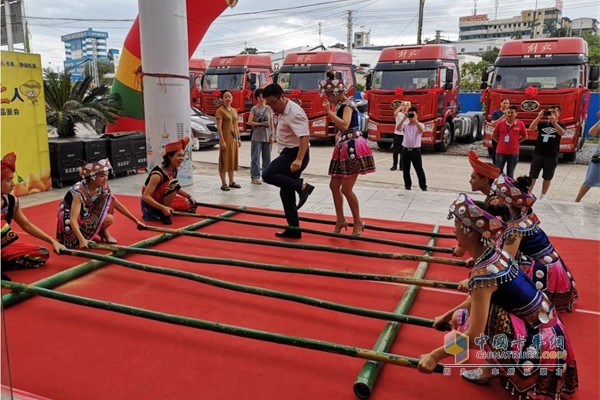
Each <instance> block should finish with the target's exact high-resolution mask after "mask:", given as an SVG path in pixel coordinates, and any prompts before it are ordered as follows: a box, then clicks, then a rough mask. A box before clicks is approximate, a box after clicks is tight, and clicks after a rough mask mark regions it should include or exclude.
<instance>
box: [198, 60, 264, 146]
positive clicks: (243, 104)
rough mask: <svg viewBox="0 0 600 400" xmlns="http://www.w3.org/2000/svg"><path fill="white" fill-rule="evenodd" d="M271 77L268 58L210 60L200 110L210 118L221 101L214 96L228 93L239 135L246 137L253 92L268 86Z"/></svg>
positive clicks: (203, 85) (248, 133) (203, 82)
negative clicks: (231, 96) (234, 110)
mask: <svg viewBox="0 0 600 400" xmlns="http://www.w3.org/2000/svg"><path fill="white" fill-rule="evenodd" d="M272 74H273V68H272V67H271V57H270V56H267V55H261V54H239V55H235V56H224V57H214V58H213V59H212V60H211V61H210V64H209V65H208V68H207V69H206V72H205V74H204V77H203V78H202V93H201V106H202V108H201V110H202V111H204V112H205V113H207V114H209V115H212V116H214V115H215V113H216V112H217V109H218V108H219V107H220V106H221V98H220V97H219V96H217V95H216V94H219V92H221V91H223V90H226V89H227V90H230V91H231V93H232V94H233V103H232V104H231V105H232V107H233V108H235V109H236V110H237V111H238V125H239V127H240V134H241V135H242V136H249V135H250V133H251V129H250V128H249V127H248V126H246V121H247V120H248V115H249V114H250V109H251V108H252V106H253V105H254V104H256V100H255V99H254V90H256V89H257V88H259V87H264V86H266V85H268V84H269V83H272V82H273V77H272ZM215 93H216V94H215Z"/></svg>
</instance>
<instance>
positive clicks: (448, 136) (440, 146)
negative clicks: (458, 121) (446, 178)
mask: <svg viewBox="0 0 600 400" xmlns="http://www.w3.org/2000/svg"><path fill="white" fill-rule="evenodd" d="M452 132H453V128H452V124H451V123H450V122H446V123H445V124H444V136H443V137H442V141H441V142H440V143H436V144H435V146H434V148H435V151H439V152H442V153H444V152H445V151H446V150H448V146H450V143H452V136H453V135H452Z"/></svg>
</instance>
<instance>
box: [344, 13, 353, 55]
mask: <svg viewBox="0 0 600 400" xmlns="http://www.w3.org/2000/svg"><path fill="white" fill-rule="evenodd" d="M353 12H354V11H352V10H348V11H347V13H348V36H347V37H346V47H347V49H348V51H349V52H350V54H352V13H353Z"/></svg>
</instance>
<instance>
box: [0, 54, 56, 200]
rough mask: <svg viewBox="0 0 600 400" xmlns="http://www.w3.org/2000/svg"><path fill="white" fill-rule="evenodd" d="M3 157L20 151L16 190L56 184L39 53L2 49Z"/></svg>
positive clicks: (43, 188) (0, 124)
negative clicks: (53, 173)
mask: <svg viewBox="0 0 600 400" xmlns="http://www.w3.org/2000/svg"><path fill="white" fill-rule="evenodd" d="M0 59H1V66H0V86H1V93H0V97H1V102H2V107H1V108H0V113H1V115H0V129H1V132H2V149H1V155H0V157H2V156H3V155H4V154H6V153H10V152H11V151H12V152H14V153H15V154H16V155H17V163H16V166H17V172H16V177H15V178H16V179H15V183H17V185H16V187H15V191H14V194H15V195H17V196H23V195H26V194H31V193H38V192H44V191H46V190H50V189H51V188H52V180H51V178H50V157H49V149H48V128H47V126H46V105H45V101H44V83H43V80H42V60H41V58H40V55H39V54H27V53H16V52H10V51H1V52H0Z"/></svg>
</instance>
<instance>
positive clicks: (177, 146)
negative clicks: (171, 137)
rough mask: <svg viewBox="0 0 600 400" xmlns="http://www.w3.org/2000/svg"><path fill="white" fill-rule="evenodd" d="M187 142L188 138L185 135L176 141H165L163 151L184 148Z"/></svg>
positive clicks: (171, 151)
mask: <svg viewBox="0 0 600 400" xmlns="http://www.w3.org/2000/svg"><path fill="white" fill-rule="evenodd" d="M189 142H190V138H189V137H187V136H186V137H184V138H183V139H181V140H178V141H176V142H171V143H167V144H165V153H174V152H177V151H179V150H184V149H185V148H186V147H187V145H188V143H189Z"/></svg>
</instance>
